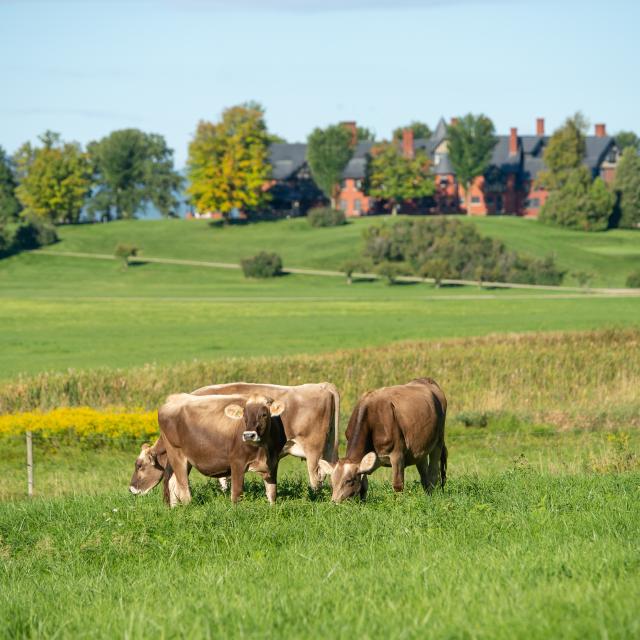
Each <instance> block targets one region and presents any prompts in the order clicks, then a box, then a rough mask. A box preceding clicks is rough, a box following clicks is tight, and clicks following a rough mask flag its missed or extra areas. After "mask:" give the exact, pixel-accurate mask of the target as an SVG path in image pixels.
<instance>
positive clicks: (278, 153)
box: [269, 142, 307, 180]
mask: <svg viewBox="0 0 640 640" xmlns="http://www.w3.org/2000/svg"><path fill="white" fill-rule="evenodd" d="M306 156H307V145H306V144H304V143H301V142H296V143H292V144H290V143H288V142H282V143H276V144H272V145H271V146H270V147H269V163H270V164H271V167H272V170H271V175H272V177H273V178H274V179H275V180H286V179H287V178H288V177H289V176H291V175H292V174H294V173H295V172H296V171H298V169H300V167H302V165H304V163H305V162H306Z"/></svg>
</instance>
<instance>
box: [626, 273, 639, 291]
mask: <svg viewBox="0 0 640 640" xmlns="http://www.w3.org/2000/svg"><path fill="white" fill-rule="evenodd" d="M627 287H629V288H631V289H640V269H638V270H637V271H634V272H633V273H630V274H629V277H628V278H627Z"/></svg>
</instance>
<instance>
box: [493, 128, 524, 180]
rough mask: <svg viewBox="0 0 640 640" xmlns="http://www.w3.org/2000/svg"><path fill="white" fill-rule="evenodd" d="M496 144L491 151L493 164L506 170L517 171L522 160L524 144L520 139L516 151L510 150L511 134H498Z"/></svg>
mask: <svg viewBox="0 0 640 640" xmlns="http://www.w3.org/2000/svg"><path fill="white" fill-rule="evenodd" d="M496 138H497V142H496V146H495V147H493V151H492V152H491V164H492V165H493V166H495V167H498V168H499V169H502V170H503V171H506V172H513V171H517V170H518V169H519V168H520V163H521V161H522V145H521V144H520V142H519V141H518V147H517V150H516V152H515V153H510V152H509V139H510V136H496Z"/></svg>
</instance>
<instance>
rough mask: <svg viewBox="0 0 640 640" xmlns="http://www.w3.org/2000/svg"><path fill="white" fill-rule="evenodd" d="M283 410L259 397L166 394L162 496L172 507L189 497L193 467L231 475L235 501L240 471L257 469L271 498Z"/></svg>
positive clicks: (161, 418)
mask: <svg viewBox="0 0 640 640" xmlns="http://www.w3.org/2000/svg"><path fill="white" fill-rule="evenodd" d="M284 410H285V405H284V404H283V403H278V402H274V401H273V400H272V399H271V398H267V397H263V396H255V397H250V398H246V397H245V396H240V395H217V396H195V395H191V394H188V393H180V394H175V395H172V396H169V398H167V401H166V402H165V403H164V405H163V406H162V407H161V408H160V409H159V411H158V423H159V425H160V431H161V434H162V435H161V440H162V441H163V442H164V445H165V448H166V466H165V468H164V488H165V500H166V501H167V502H168V503H169V504H170V505H171V506H175V505H177V504H178V503H183V504H186V503H188V502H190V501H191V492H190V490H189V482H188V478H189V472H190V471H191V468H192V467H195V468H196V469H198V471H200V473H202V474H203V475H205V476H209V477H212V478H226V477H228V476H229V475H230V476H231V500H232V501H233V502H237V501H238V500H239V499H240V497H241V496H242V491H243V484H244V474H245V473H246V472H247V471H255V472H257V473H259V474H261V475H262V477H263V480H264V483H265V488H266V493H267V498H268V500H269V502H270V503H273V502H274V501H275V499H276V482H277V474H278V460H279V458H280V454H281V452H282V449H283V447H284V445H285V443H286V437H285V434H284V429H283V427H282V422H281V420H280V419H279V417H278V416H279V414H280V413H282V412H283V411H284ZM132 484H133V483H132Z"/></svg>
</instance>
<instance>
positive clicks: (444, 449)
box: [440, 442, 449, 489]
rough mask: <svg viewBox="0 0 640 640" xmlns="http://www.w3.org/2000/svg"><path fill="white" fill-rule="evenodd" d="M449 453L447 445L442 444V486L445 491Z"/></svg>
mask: <svg viewBox="0 0 640 640" xmlns="http://www.w3.org/2000/svg"><path fill="white" fill-rule="evenodd" d="M448 456H449V452H448V451H447V445H446V444H444V442H443V443H442V449H441V451H440V486H441V487H442V489H444V483H445V482H446V481H447V458H448Z"/></svg>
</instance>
